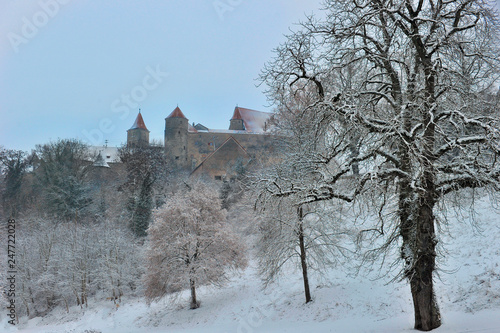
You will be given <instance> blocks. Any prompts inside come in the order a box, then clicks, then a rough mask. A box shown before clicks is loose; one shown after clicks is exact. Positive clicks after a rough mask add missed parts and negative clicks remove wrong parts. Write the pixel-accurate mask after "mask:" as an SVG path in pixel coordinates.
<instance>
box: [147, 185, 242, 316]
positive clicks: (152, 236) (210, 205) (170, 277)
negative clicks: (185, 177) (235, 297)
mask: <svg viewBox="0 0 500 333" xmlns="http://www.w3.org/2000/svg"><path fill="white" fill-rule="evenodd" d="M146 260H147V267H146V274H145V283H146V297H147V298H148V299H149V300H153V299H156V298H159V297H162V296H164V295H166V294H168V293H172V292H176V291H180V290H182V289H185V288H189V289H190V291H191V302H190V307H191V309H196V308H198V307H199V302H198V300H197V298H196V288H197V287H198V286H202V285H214V286H221V285H222V284H223V283H224V282H226V281H227V279H228V275H227V272H228V269H240V268H244V267H245V266H246V259H245V255H244V247H243V242H242V240H241V239H239V237H238V236H237V235H236V234H235V233H234V232H233V231H232V230H231V228H230V226H229V224H228V223H227V221H226V211H225V210H223V209H221V201H220V199H219V197H218V195H217V191H216V190H215V189H214V188H213V187H210V186H208V185H206V184H204V183H202V182H196V183H194V184H192V185H189V187H188V188H185V189H182V190H180V191H179V192H178V193H176V194H174V195H173V196H172V197H171V198H170V199H168V200H167V202H166V203H165V204H164V205H163V206H162V207H160V208H159V209H157V210H156V211H155V212H154V218H153V223H152V224H151V225H150V227H149V228H148V242H147V250H146Z"/></svg>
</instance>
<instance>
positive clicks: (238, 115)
mask: <svg viewBox="0 0 500 333" xmlns="http://www.w3.org/2000/svg"><path fill="white" fill-rule="evenodd" d="M235 119H243V117H242V116H241V113H240V108H239V107H235V108H234V113H233V118H231V120H235Z"/></svg>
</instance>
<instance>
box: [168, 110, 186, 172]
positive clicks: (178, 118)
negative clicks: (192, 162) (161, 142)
mask: <svg viewBox="0 0 500 333" xmlns="http://www.w3.org/2000/svg"><path fill="white" fill-rule="evenodd" d="M187 144H188V119H187V118H186V117H185V116H184V114H183V113H182V111H181V109H179V107H176V108H175V109H174V111H172V113H171V114H170V115H169V116H168V117H167V118H165V153H166V155H167V158H168V159H170V160H171V161H172V162H173V163H174V165H176V166H177V167H178V168H187V167H189V163H188V147H187Z"/></svg>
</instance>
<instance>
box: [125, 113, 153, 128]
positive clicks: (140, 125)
mask: <svg viewBox="0 0 500 333" xmlns="http://www.w3.org/2000/svg"><path fill="white" fill-rule="evenodd" d="M137 128H142V129H145V130H146V131H148V132H149V130H148V128H147V127H146V124H145V123H144V119H142V115H141V111H139V114H138V115H137V118H135V121H134V124H133V125H132V127H130V129H131V130H132V129H137Z"/></svg>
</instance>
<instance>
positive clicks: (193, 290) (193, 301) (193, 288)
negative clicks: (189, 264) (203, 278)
mask: <svg viewBox="0 0 500 333" xmlns="http://www.w3.org/2000/svg"><path fill="white" fill-rule="evenodd" d="M189 284H190V286H191V305H190V308H191V309H197V308H199V307H200V305H199V304H198V301H197V300H196V285H195V281H194V279H189Z"/></svg>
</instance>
